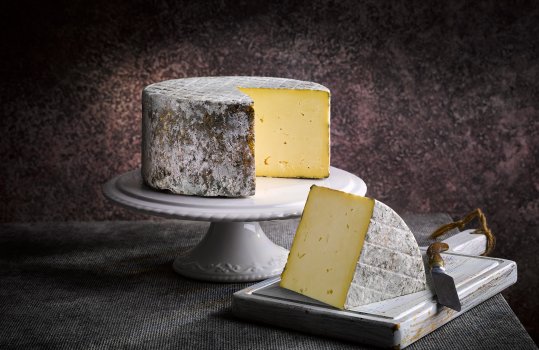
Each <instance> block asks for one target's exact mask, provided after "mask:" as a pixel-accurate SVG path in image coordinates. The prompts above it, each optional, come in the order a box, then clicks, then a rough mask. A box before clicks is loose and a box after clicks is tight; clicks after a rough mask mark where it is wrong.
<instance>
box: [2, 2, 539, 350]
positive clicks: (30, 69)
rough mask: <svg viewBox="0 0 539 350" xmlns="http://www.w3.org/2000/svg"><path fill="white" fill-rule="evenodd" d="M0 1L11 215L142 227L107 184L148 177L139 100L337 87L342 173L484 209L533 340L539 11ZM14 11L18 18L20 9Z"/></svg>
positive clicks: (431, 203) (462, 6)
mask: <svg viewBox="0 0 539 350" xmlns="http://www.w3.org/2000/svg"><path fill="white" fill-rule="evenodd" d="M7 3H8V4H9V5H6V2H4V3H3V4H2V5H0V6H1V7H2V8H0V16H1V17H2V18H1V21H0V28H1V32H2V40H0V58H1V61H0V63H1V65H0V78H1V83H0V136H1V138H0V157H1V161H2V162H1V170H0V198H1V201H0V221H2V222H11V221H52V220H103V219H134V218H143V217H142V216H140V215H135V214H133V213H131V212H129V211H126V210H123V209H120V208H118V207H115V206H113V205H111V204H109V203H108V202H107V201H106V200H105V199H104V198H103V196H102V195H101V193H100V186H101V184H103V183H104V182H105V181H107V180H108V179H110V178H111V177H112V176H114V175H116V174H119V173H122V172H124V171H127V170H130V169H133V168H136V167H137V166H139V162H140V160H139V158H140V151H139V148H140V133H141V130H140V124H141V118H140V113H141V107H140V92H141V89H142V88H143V86H145V85H147V84H150V83H153V82H156V81H160V80H164V79H171V78H179V77H188V76H207V75H266V76H279V77H289V78H297V79H304V80H312V81H316V82H319V83H322V84H324V85H326V86H327V87H329V88H330V89H331V91H332V147H333V148H332V164H333V165H334V166H337V167H340V168H343V169H346V170H348V171H350V172H353V173H355V174H358V175H359V176H361V177H362V178H363V179H364V180H365V181H366V182H367V184H368V186H369V194H370V195H371V196H373V197H376V198H378V199H380V200H382V201H384V202H386V203H387V204H389V205H390V206H392V207H394V208H395V209H396V210H397V211H400V212H404V211H412V212H437V211H444V212H449V213H451V214H452V215H454V216H461V215H463V214H465V213H466V212H467V211H469V210H471V209H473V208H475V207H481V208H483V209H484V211H485V212H486V214H487V216H488V217H489V219H490V223H491V226H492V229H493V231H494V233H495V234H496V235H497V236H498V246H497V248H496V251H495V253H494V255H496V256H500V257H504V258H509V259H512V260H516V261H517V262H518V264H519V274H520V276H519V282H518V284H517V285H516V286H514V287H512V288H510V289H509V290H508V291H507V292H506V293H505V296H506V297H507V298H508V300H509V302H510V304H511V305H512V307H513V308H514V309H515V311H516V312H517V314H518V315H519V317H520V318H521V320H522V321H523V322H524V323H525V325H526V327H527V328H528V330H529V331H530V332H531V333H532V335H533V336H534V338H535V339H536V341H537V339H538V338H537V334H538V333H537V332H538V319H537V317H538V316H537V314H538V311H539V310H538V306H539V298H538V297H537V296H536V295H537V290H539V283H538V278H537V274H536V272H535V271H536V269H537V266H538V263H539V261H538V259H537V255H536V247H537V246H538V244H539V238H538V232H539V230H538V227H539V225H538V219H539V199H538V198H539V196H538V193H539V180H538V179H539V170H538V158H539V154H538V153H539V147H538V146H539V138H538V136H539V135H538V134H539V127H538V124H539V122H538V120H539V10H538V9H539V6H538V5H537V3H536V2H535V3H534V2H518V1H517V2H511V3H510V4H507V5H505V4H501V3H499V2H494V1H489V2H487V1H479V2H477V1H476V2H469V3H468V2H465V1H451V2H445V3H442V2H439V3H433V2H427V1H425V2H416V3H412V2H408V1H405V2H402V3H400V2H388V3H385V2H380V1H364V2H361V3H356V2H354V1H343V2H331V1H320V0H311V1H296V2H289V3H281V4H275V3H273V4H270V3H269V2H260V3H258V2H246V1H245V2H238V1H224V0H223V1H212V2H198V3H197V2H190V3H182V1H169V2H158V1H142V0H140V1H133V2H131V3H129V4H128V3H127V2H125V3H122V2H114V1H80V0H78V1H64V2H62V1H56V2H54V4H53V3H52V2H51V3H47V2H42V3H40V4H33V3H31V2H27V1H17V2H7ZM7 6H9V7H7Z"/></svg>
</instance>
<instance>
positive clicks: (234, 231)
mask: <svg viewBox="0 0 539 350" xmlns="http://www.w3.org/2000/svg"><path fill="white" fill-rule="evenodd" d="M311 185H318V186H325V187H329V188H333V189H336V190H341V191H345V192H349V193H354V194H357V195H362V196H363V195H365V193H366V191H367V186H366V184H365V182H364V181H363V180H362V179H360V178H359V177H357V176H355V175H353V174H350V173H348V172H346V171H344V170H341V169H337V168H334V167H332V168H331V175H330V176H329V177H328V178H326V179H320V180H313V179H281V178H266V177H258V178H257V179H256V194H255V195H254V196H251V197H245V198H221V197H219V198H215V197H197V196H183V195H177V194H172V193H169V192H163V191H156V190H154V189H152V188H150V187H148V186H146V185H145V184H144V183H143V181H142V177H141V175H140V169H137V170H133V171H130V172H127V173H124V174H122V175H119V176H117V177H115V178H113V179H112V180H110V181H109V182H107V183H106V184H105V185H104V186H103V193H104V194H105V196H106V197H107V198H109V199H110V200H112V201H113V202H115V203H116V204H119V205H121V206H123V207H126V208H128V209H132V210H136V211H140V212H143V213H145V214H152V215H159V216H165V217H170V218H175V219H184V220H197V221H210V222H211V225H210V228H209V230H208V232H207V233H206V235H205V236H204V237H203V238H202V240H201V241H200V243H199V244H198V245H197V246H196V247H194V248H193V249H191V250H189V251H188V252H186V253H184V254H183V255H180V256H178V257H177V258H176V260H175V261H174V264H173V267H174V270H175V271H176V272H177V273H179V274H180V275H183V276H187V277H190V278H195V279H199V280H204V281H217V282H246V281H259V280H263V279H267V278H270V277H274V276H277V275H279V274H280V273H281V272H282V270H283V268H284V265H285V263H286V260H287V257H288V250H286V249H284V248H283V247H280V246H278V245H276V244H274V243H273V242H272V241H270V240H269V239H268V237H266V235H265V234H264V232H263V231H262V228H261V227H260V225H259V224H258V221H265V220H283V219H290V218H297V217H299V216H301V213H302V211H303V207H304V206H305V201H306V200H307V195H308V194H309V189H310V187H311Z"/></svg>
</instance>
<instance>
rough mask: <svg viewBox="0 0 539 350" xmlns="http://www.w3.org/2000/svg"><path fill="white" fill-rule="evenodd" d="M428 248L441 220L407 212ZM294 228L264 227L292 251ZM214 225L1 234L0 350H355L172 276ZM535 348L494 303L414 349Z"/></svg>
mask: <svg viewBox="0 0 539 350" xmlns="http://www.w3.org/2000/svg"><path fill="white" fill-rule="evenodd" d="M405 220H406V221H407V222H408V223H409V225H410V226H411V228H412V230H413V231H414V232H415V233H416V235H417V238H418V241H419V243H420V244H426V243H427V241H426V236H427V234H428V233H429V232H430V231H432V229H433V228H434V227H437V226H438V225H439V224H442V223H446V222H447V221H448V220H449V217H448V216H446V215H443V214H437V215H436V214H435V215H407V216H405ZM296 225H297V220H286V221H280V222H266V223H262V226H263V228H264V229H265V231H266V233H267V234H268V236H269V237H270V238H272V239H273V240H274V241H275V242H276V243H278V244H280V245H283V246H286V247H289V246H290V243H291V240H292V236H293V232H294V231H295V228H296ZM207 227H208V224H207V223H195V222H182V221H174V220H169V221H159V222H146V221H144V222H82V223H81V222H77V223H40V224H4V225H0V348H1V349H6V348H24V349H28V348H65V349H89V348H153V349H155V348H175V349H357V348H361V346H358V345H355V344H350V343H344V342H341V341H338V340H333V339H326V338H321V337H316V336H312V335H307V334H302V333H298V332H294V331H290V330H285V329H279V328H275V327H270V326H264V325H260V324H252V323H249V322H245V321H242V320H238V319H236V318H234V316H233V315H232V314H231V310H230V305H231V300H232V293H234V292H235V291H237V290H239V289H242V288H244V287H245V286H247V285H248V284H246V283H241V284H240V283H238V284H221V283H204V282H198V281H192V280H189V279H186V278H183V277H180V276H178V275H177V274H175V273H174V272H173V270H172V267H171V263H172V261H173V259H174V257H175V256H176V255H177V254H178V253H181V252H182V251H185V250H187V249H188V248H189V247H191V246H193V245H195V244H196V243H197V242H198V240H200V238H201V237H202V234H203V233H204V232H205V230H206V229H207ZM433 348H448V349H479V348H485V349H487V348H488V349H508V348H515V349H516V348H518V349H535V348H536V347H535V345H534V343H533V341H532V340H531V338H530V337H529V336H528V334H527V333H526V331H525V330H524V328H523V327H522V325H521V324H520V322H519V321H518V319H517V318H516V316H515V314H514V313H513V312H512V310H511V309H510V308H509V306H508V305H507V303H506V302H505V300H504V299H503V297H502V296H501V295H497V296H495V297H493V298H491V299H489V300H487V301H486V302H484V303H482V304H481V305H479V306H477V307H476V308H474V309H472V310H471V311H469V312H467V313H466V314H464V315H462V316H461V317H459V318H457V319H456V320H454V321H452V322H450V323H448V324H447V325H445V326H443V327H442V328H440V329H438V330H437V331H435V332H433V333H432V334H430V335H428V336H426V337H424V338H423V339H421V340H419V341H417V342H416V343H414V344H413V345H412V346H410V347H409V349H433Z"/></svg>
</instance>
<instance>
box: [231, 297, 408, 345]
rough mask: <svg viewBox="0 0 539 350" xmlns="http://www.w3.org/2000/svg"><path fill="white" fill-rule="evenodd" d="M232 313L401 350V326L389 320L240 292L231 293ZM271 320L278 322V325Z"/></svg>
mask: <svg viewBox="0 0 539 350" xmlns="http://www.w3.org/2000/svg"><path fill="white" fill-rule="evenodd" d="M269 310H271V312H269ZM232 312H233V314H234V315H235V316H237V317H239V318H241V319H244V320H248V321H256V322H260V323H264V324H266V325H271V326H274V327H279V328H285V329H293V330H297V331H300V332H304V333H310V334H314V335H316V336H323V337H328V338H337V339H341V340H345V341H350V342H354V343H362V344H371V345H375V346H377V347H383V348H393V349H400V348H401V345H400V342H401V330H400V324H399V323H395V322H394V321H393V320H391V319H388V320H380V319H376V318H369V317H360V316H358V315H357V314H353V313H350V315H346V314H345V315H343V314H338V315H337V314H335V313H334V312H332V310H328V309H325V308H321V307H316V306H310V307H309V308H305V307H303V306H302V305H298V303H295V302H286V301H280V302H279V303H275V299H273V298H269V297H265V296H260V295H253V294H246V293H243V292H242V291H239V292H236V293H234V298H233V299H232ZM274 320H279V322H278V324H276V322H275V321H274ZM320 324H324V325H325V327H320Z"/></svg>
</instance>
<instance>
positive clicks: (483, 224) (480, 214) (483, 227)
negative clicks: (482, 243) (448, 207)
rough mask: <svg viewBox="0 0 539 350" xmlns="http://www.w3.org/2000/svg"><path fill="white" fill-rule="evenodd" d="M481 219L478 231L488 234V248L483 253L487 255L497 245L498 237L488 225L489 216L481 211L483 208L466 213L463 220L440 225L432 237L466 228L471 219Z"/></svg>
mask: <svg viewBox="0 0 539 350" xmlns="http://www.w3.org/2000/svg"><path fill="white" fill-rule="evenodd" d="M476 217H477V218H478V219H479V222H480V223H481V228H479V229H477V230H476V232H477V231H479V232H482V233H483V234H484V235H485V236H487V249H486V250H485V252H484V253H483V254H481V255H483V256H487V255H489V254H490V252H492V250H493V249H494V246H495V245H496V237H494V234H493V233H492V231H490V229H489V228H488V226H487V218H486V217H485V214H483V212H482V211H481V209H479V208H477V209H475V210H474V211H472V212H471V213H469V214H468V215H466V216H465V217H464V218H462V219H461V220H458V221H455V222H452V223H449V224H446V225H443V226H440V227H439V228H438V229H437V230H436V231H434V232H433V233H432V234H431V235H430V237H431V238H434V239H436V238H437V237H439V236H441V235H443V234H444V233H446V232H448V231H450V230H452V229H454V228H458V229H459V230H462V229H464V226H466V225H467V224H468V223H469V222H470V221H472V220H473V219H475V218H476Z"/></svg>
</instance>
